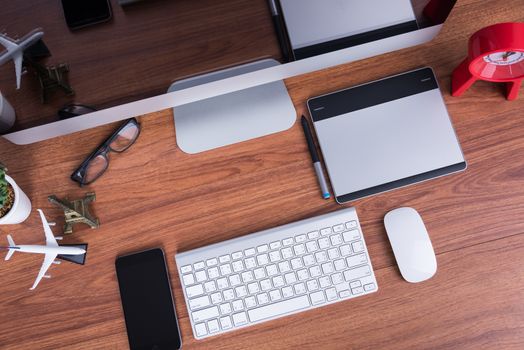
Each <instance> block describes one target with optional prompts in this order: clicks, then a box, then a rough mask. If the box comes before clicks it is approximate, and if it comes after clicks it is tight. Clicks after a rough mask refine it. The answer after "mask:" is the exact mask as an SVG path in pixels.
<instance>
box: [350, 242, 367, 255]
mask: <svg viewBox="0 0 524 350" xmlns="http://www.w3.org/2000/svg"><path fill="white" fill-rule="evenodd" d="M351 247H352V248H353V251H354V252H355V253H359V252H361V251H363V250H364V244H362V241H356V242H353V243H351Z"/></svg>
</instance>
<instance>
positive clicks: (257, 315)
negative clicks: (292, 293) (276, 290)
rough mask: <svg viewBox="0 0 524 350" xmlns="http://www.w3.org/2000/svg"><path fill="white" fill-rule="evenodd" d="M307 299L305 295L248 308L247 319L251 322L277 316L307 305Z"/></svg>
mask: <svg viewBox="0 0 524 350" xmlns="http://www.w3.org/2000/svg"><path fill="white" fill-rule="evenodd" d="M309 305H310V304H309V299H308V297H307V295H303V296H301V297H298V298H293V299H289V300H285V301H281V302H279V303H275V304H271V305H267V306H262V307H259V308H258V309H253V310H249V311H248V314H249V319H250V320H251V322H257V321H260V320H263V319H266V318H272V317H277V316H279V315H283V314H287V313H290V312H293V311H297V310H300V309H305V308H307V307H309Z"/></svg>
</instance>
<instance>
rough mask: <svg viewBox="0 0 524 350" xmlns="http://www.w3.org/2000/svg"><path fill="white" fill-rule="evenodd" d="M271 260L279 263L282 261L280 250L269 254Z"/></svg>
mask: <svg viewBox="0 0 524 350" xmlns="http://www.w3.org/2000/svg"><path fill="white" fill-rule="evenodd" d="M269 260H270V261H271V262H277V261H280V260H282V258H281V257H280V253H279V252H278V250H276V251H274V252H271V253H269Z"/></svg>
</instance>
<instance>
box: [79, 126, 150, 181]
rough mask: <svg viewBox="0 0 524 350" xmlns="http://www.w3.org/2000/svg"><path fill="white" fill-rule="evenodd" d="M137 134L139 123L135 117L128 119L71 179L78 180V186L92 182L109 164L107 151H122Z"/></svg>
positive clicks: (133, 140)
mask: <svg viewBox="0 0 524 350" xmlns="http://www.w3.org/2000/svg"><path fill="white" fill-rule="evenodd" d="M138 135H140V124H139V123H138V121H137V120H136V119H135V118H132V119H129V120H128V121H127V122H126V123H124V124H123V125H121V126H120V127H119V128H118V130H116V131H115V132H114V133H113V135H111V136H110V137H109V138H108V139H107V140H105V141H104V143H102V144H101V145H100V146H99V147H98V148H97V149H96V151H94V152H93V153H91V155H90V156H89V157H87V159H86V160H84V162H83V163H82V164H81V165H80V166H79V167H78V169H76V170H75V171H74V172H73V174H72V175H71V180H73V181H76V182H78V183H79V184H80V186H83V185H88V184H90V183H92V182H94V181H95V180H96V179H98V178H99V177H100V176H102V174H103V173H104V172H105V171H106V169H107V167H108V166H109V157H108V154H109V152H117V153H122V152H124V151H125V150H126V149H128V148H129V147H131V145H132V144H133V143H135V141H136V139H137V138H138Z"/></svg>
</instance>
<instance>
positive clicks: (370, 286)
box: [364, 283, 376, 292]
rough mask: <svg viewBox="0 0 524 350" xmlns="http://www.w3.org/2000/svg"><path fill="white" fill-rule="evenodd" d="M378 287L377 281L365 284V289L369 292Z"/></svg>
mask: <svg viewBox="0 0 524 350" xmlns="http://www.w3.org/2000/svg"><path fill="white" fill-rule="evenodd" d="M375 288H376V286H375V283H368V284H365V285H364V290H365V291H366V292H369V291H370V290H374V289H375Z"/></svg>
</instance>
